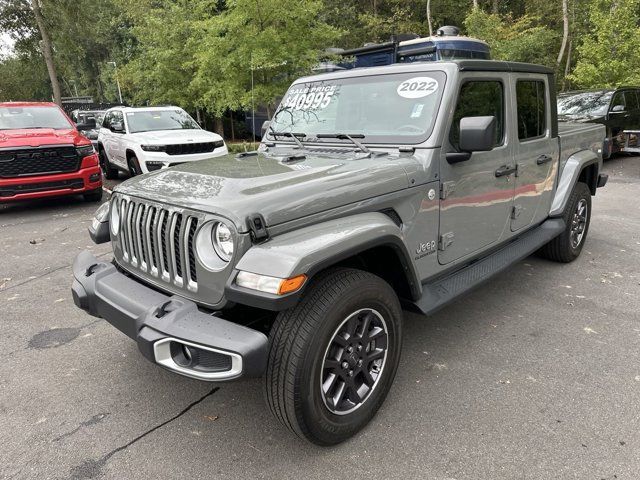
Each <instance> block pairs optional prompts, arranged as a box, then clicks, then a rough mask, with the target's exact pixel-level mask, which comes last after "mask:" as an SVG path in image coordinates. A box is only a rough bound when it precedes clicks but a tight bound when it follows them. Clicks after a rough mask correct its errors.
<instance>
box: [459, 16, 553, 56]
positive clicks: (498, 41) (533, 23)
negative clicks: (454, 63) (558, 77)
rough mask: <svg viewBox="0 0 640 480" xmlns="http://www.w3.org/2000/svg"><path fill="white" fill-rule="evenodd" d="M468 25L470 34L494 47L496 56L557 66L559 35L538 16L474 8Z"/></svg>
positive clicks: (492, 49) (492, 54)
mask: <svg viewBox="0 0 640 480" xmlns="http://www.w3.org/2000/svg"><path fill="white" fill-rule="evenodd" d="M464 25H465V28H466V30H467V34H468V35H470V36H472V37H476V38H479V39H481V40H484V41H486V42H487V43H488V44H489V45H490V46H491V56H492V58H494V59H497V60H511V61H517V62H530V63H538V64H542V65H549V66H551V65H554V60H555V55H554V54H553V52H554V51H555V45H556V40H557V34H556V33H554V32H553V31H552V30H550V29H549V28H547V27H546V26H544V25H542V24H541V22H540V21H539V20H538V19H537V18H535V17H532V16H529V15H526V14H525V15H523V16H521V17H519V18H517V19H514V18H513V17H512V16H511V15H505V16H500V15H496V14H493V13H492V14H489V13H486V12H484V11H483V10H481V9H473V10H472V11H471V13H469V15H467V18H466V19H465V21H464Z"/></svg>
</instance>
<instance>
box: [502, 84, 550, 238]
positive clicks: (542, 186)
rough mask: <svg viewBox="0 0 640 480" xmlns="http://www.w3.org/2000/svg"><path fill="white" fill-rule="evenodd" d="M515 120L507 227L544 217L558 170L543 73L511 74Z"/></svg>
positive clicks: (519, 227)
mask: <svg viewBox="0 0 640 480" xmlns="http://www.w3.org/2000/svg"><path fill="white" fill-rule="evenodd" d="M513 80H514V81H515V86H514V87H515V92H516V104H515V105H514V108H515V118H516V120H517V122H518V139H517V142H516V146H515V150H516V152H515V159H516V165H517V168H518V172H517V175H516V178H515V196H514V199H513V210H512V212H511V230H512V231H514V232H515V231H516V230H519V229H521V228H524V227H527V226H529V225H532V224H536V223H539V222H541V221H542V220H544V218H546V216H547V214H548V212H549V207H550V206H551V201H552V199H553V188H554V180H555V178H556V175H557V173H558V165H559V161H560V160H559V148H558V139H557V138H556V137H554V138H552V132H551V116H550V115H551V109H550V108H549V102H550V97H549V86H548V83H547V82H548V80H547V76H546V75H533V74H532V75H526V74H518V75H517V76H516V75H515V74H514V78H513Z"/></svg>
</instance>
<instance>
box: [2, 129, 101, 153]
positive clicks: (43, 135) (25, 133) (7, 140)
mask: <svg viewBox="0 0 640 480" xmlns="http://www.w3.org/2000/svg"><path fill="white" fill-rule="evenodd" d="M90 144H91V142H89V140H87V139H86V138H85V137H83V136H82V135H80V134H79V133H78V132H77V131H76V130H75V129H72V128H70V129H68V130H54V129H52V128H33V129H16V130H0V148H15V147H39V146H42V145H90Z"/></svg>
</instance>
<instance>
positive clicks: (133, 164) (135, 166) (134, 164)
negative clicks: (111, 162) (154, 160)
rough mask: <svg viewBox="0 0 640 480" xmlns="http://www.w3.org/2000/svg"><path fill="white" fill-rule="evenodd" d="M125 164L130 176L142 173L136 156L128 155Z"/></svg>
mask: <svg viewBox="0 0 640 480" xmlns="http://www.w3.org/2000/svg"><path fill="white" fill-rule="evenodd" d="M127 165H128V166H129V174H130V175H131V176H132V177H135V176H136V175H140V174H142V170H141V169H140V162H138V157H136V156H135V155H131V156H130V157H129V160H128V161H127Z"/></svg>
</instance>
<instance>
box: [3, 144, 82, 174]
mask: <svg viewBox="0 0 640 480" xmlns="http://www.w3.org/2000/svg"><path fill="white" fill-rule="evenodd" d="M79 168H80V156H79V155H78V152H77V151H76V149H75V147H73V146H63V147H38V148H17V149H8V150H0V177H2V178H12V177H22V176H26V175H39V174H44V173H48V174H51V173H68V172H75V171H77V170H78V169H79Z"/></svg>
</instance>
